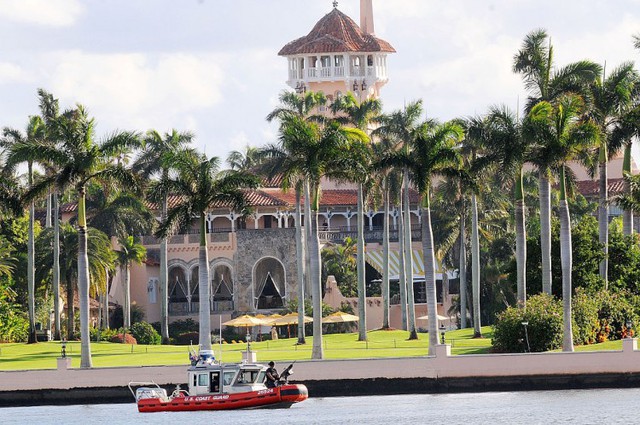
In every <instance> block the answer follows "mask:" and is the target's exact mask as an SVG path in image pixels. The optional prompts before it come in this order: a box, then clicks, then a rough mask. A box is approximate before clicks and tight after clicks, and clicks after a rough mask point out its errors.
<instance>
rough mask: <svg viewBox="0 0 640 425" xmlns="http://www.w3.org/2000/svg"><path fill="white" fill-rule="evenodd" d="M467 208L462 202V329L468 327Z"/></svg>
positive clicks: (460, 261) (460, 264) (460, 265)
mask: <svg viewBox="0 0 640 425" xmlns="http://www.w3.org/2000/svg"><path fill="white" fill-rule="evenodd" d="M466 215H467V214H466V206H465V205H464V200H463V201H462V211H461V212H460V259H459V268H460V276H459V278H460V328H462V329H465V328H466V327H467V225H466V220H467V217H466Z"/></svg>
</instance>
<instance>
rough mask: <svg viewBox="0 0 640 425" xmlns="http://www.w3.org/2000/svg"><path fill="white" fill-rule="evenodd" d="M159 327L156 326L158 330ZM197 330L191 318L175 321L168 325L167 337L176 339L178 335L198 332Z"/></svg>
mask: <svg viewBox="0 0 640 425" xmlns="http://www.w3.org/2000/svg"><path fill="white" fill-rule="evenodd" d="M159 327H160V324H158V328H159ZM199 329H200V328H199V326H198V323H197V322H196V321H194V320H193V319H191V318H189V319H185V320H176V321H175V322H171V323H169V336H170V337H173V338H177V337H178V335H180V334H183V333H186V332H198V330H199Z"/></svg>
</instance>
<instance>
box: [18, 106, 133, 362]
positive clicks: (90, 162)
mask: <svg viewBox="0 0 640 425" xmlns="http://www.w3.org/2000/svg"><path fill="white" fill-rule="evenodd" d="M94 127H95V121H94V120H93V119H92V118H90V117H89V115H88V114H87V112H86V110H85V109H84V107H83V106H82V105H77V107H76V108H75V109H70V110H67V111H65V112H64V113H63V114H62V115H61V116H60V118H59V119H58V120H56V121H55V128H54V129H53V131H54V134H55V135H56V140H60V142H61V144H60V146H51V145H46V144H44V145H39V146H37V147H35V148H32V149H30V150H31V151H30V155H32V157H33V158H34V159H35V160H41V161H48V162H51V163H52V164H54V165H55V166H56V167H57V169H58V170H59V172H58V173H56V174H55V175H52V176H49V177H45V178H44V179H43V180H42V181H41V182H39V183H38V184H36V185H35V186H34V187H33V188H32V189H31V190H30V191H29V193H28V194H27V199H33V198H35V197H37V196H38V195H41V194H44V193H47V191H48V190H49V188H50V187H52V186H54V185H55V186H56V187H57V188H58V190H60V191H63V190H65V189H66V188H67V187H70V186H72V187H74V188H75V190H76V193H77V197H78V232H79V243H78V293H79V298H80V338H81V360H80V367H82V368H87V367H91V364H92V361H91V345H90V340H89V282H90V280H89V277H90V276H89V264H88V259H87V214H86V188H87V185H88V184H89V183H90V182H92V181H94V180H100V181H103V182H113V183H118V184H120V185H121V186H125V187H129V188H131V189H132V190H135V189H136V188H137V187H139V186H140V185H139V183H138V180H137V179H136V178H135V176H134V175H133V174H132V173H131V172H130V171H129V170H127V169H125V168H124V167H123V166H122V165H119V164H114V163H113V160H114V159H115V157H116V154H118V153H120V152H121V151H122V150H123V148H124V147H135V146H138V145H139V138H138V135H137V134H136V133H132V132H118V133H115V134H112V135H111V136H109V138H108V139H107V140H105V141H104V142H102V143H98V142H97V141H96V140H95V130H94Z"/></svg>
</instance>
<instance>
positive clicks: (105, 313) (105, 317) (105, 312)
mask: <svg viewBox="0 0 640 425" xmlns="http://www.w3.org/2000/svg"><path fill="white" fill-rule="evenodd" d="M112 280H113V274H112V273H109V272H108V271H107V283H106V285H105V288H104V298H103V299H102V303H103V306H102V329H109V287H110V286H111V281H112Z"/></svg>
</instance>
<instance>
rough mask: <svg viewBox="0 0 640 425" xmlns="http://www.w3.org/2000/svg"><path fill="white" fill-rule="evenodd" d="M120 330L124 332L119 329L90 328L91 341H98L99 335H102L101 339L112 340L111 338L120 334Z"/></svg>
mask: <svg viewBox="0 0 640 425" xmlns="http://www.w3.org/2000/svg"><path fill="white" fill-rule="evenodd" d="M118 332H122V331H121V330H120V331H119V330H117V329H99V328H91V329H89V335H90V337H91V341H93V342H97V341H98V336H100V341H111V338H112V337H113V336H114V335H116V334H118Z"/></svg>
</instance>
